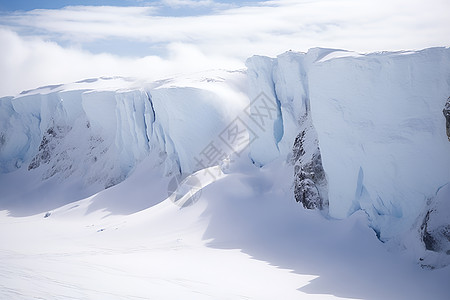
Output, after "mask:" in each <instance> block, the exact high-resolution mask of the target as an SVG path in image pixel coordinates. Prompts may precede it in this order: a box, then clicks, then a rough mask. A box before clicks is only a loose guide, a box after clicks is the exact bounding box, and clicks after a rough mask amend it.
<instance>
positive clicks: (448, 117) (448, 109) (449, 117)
mask: <svg viewBox="0 0 450 300" xmlns="http://www.w3.org/2000/svg"><path fill="white" fill-rule="evenodd" d="M442 113H443V114H444V117H445V127H446V129H447V137H448V141H449V142H450V97H448V99H447V102H446V103H445V106H444V109H443V110H442Z"/></svg>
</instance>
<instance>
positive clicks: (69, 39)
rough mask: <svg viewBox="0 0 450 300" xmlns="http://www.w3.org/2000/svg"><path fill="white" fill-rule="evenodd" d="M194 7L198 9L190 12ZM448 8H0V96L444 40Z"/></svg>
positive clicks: (351, 2) (374, 4)
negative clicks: (321, 51)
mask: <svg viewBox="0 0 450 300" xmlns="http://www.w3.org/2000/svg"><path fill="white" fill-rule="evenodd" d="M167 7H172V8H173V7H175V8H176V9H178V12H179V11H180V10H181V11H183V8H186V7H188V8H189V9H191V10H190V12H191V14H190V15H171V14H170V11H169V13H168V11H167V10H165V9H164V8H167ZM205 7H207V8H208V12H207V13H205V12H204V11H203V10H201V9H204V8H205ZM197 8H199V9H200V10H199V11H198V12H199V14H198V15H196V14H192V9H194V12H195V9H197ZM448 11H450V2H449V1H447V0H429V1H427V2H424V1H422V0H409V1H405V0H379V1H372V0H315V1H290V0H286V1H265V2H260V3H253V4H251V5H247V6H240V7H233V6H231V5H227V4H221V3H215V2H213V1H210V0H204V1H191V0H166V1H163V2H160V3H157V4H149V5H148V6H143V7H110V6H107V7H105V6H102V7H93V6H74V7H66V8H63V9H58V10H49V9H46V10H42V9H41V10H32V11H27V12H15V13H9V14H4V15H2V16H0V45H1V46H0V68H1V70H2V73H1V75H0V76H1V78H0V79H1V80H0V96H4V95H11V94H15V93H18V92H20V91H21V90H24V89H30V88H35V87H37V86H40V85H46V84H55V83H61V82H71V81H75V80H79V79H83V78H87V77H96V76H104V75H105V76H112V75H122V76H135V77H143V78H148V79H149V80H153V79H157V78H160V77H165V76H169V75H170V74H172V73H180V72H195V71H199V70H204V69H213V68H227V69H234V68H242V67H244V61H245V59H246V58H247V57H249V56H251V55H253V54H261V55H269V56H275V55H277V54H279V53H282V52H285V51H287V50H289V49H292V50H298V51H307V50H308V49H309V48H312V47H329V48H341V49H349V50H354V51H359V52H371V51H380V50H401V49H421V48H426V47H432V46H448V45H449V37H450V18H448V16H447V12H448ZM200 12H201V13H200ZM93 45H95V47H93ZM136 47H138V48H139V51H135V50H136V49H135V48H136ZM136 53H139V54H136Z"/></svg>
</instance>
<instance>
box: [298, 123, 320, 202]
mask: <svg viewBox="0 0 450 300" xmlns="http://www.w3.org/2000/svg"><path fill="white" fill-rule="evenodd" d="M302 122H303V123H304V125H305V126H304V129H303V130H302V131H301V132H300V133H299V134H298V136H297V137H296V138H295V142H294V146H293V156H292V163H293V164H294V165H295V167H294V197H295V200H296V201H297V202H301V203H302V204H303V207H305V208H307V209H324V208H326V207H328V197H327V192H326V186H327V182H326V177H325V171H324V170H323V167H322V159H321V156H320V149H319V145H318V140H317V136H316V133H315V131H314V128H313V127H312V125H311V124H310V119H309V117H308V116H305V117H304V118H303V120H302Z"/></svg>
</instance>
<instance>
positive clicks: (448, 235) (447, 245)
mask: <svg viewBox="0 0 450 300" xmlns="http://www.w3.org/2000/svg"><path fill="white" fill-rule="evenodd" d="M449 197H450V184H446V185H444V186H443V187H441V188H439V190H438V191H437V193H436V196H435V197H434V198H432V199H430V200H429V204H428V208H427V212H426V214H425V216H424V217H423V221H422V223H421V226H420V237H421V240H422V243H423V245H424V246H425V249H426V250H428V252H427V254H426V255H425V257H424V258H422V259H421V264H422V266H424V267H426V268H429V267H432V268H439V267H443V266H446V265H448V264H450V201H449V199H450V198H449Z"/></svg>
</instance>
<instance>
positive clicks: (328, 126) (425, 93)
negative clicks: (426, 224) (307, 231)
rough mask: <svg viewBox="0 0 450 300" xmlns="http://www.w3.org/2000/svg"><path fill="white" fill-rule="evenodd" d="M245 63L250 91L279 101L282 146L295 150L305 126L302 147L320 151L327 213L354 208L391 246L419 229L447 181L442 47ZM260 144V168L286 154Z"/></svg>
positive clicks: (448, 78)
mask: <svg viewBox="0 0 450 300" xmlns="http://www.w3.org/2000/svg"><path fill="white" fill-rule="evenodd" d="M247 66H248V68H249V70H248V73H249V75H248V76H249V78H250V79H249V80H250V82H251V84H252V85H251V87H250V91H251V92H250V95H251V96H254V95H255V94H257V91H264V92H265V93H267V94H268V95H270V96H271V97H273V99H276V101H278V102H279V103H280V104H281V112H282V118H283V122H282V123H283V124H284V128H283V131H284V136H283V138H282V139H281V142H283V141H285V143H286V144H287V145H291V146H292V145H293V140H294V137H295V136H296V135H297V134H298V133H299V132H301V127H302V126H304V123H305V120H311V121H306V122H311V124H312V127H311V129H310V131H311V132H312V133H310V135H311V138H309V139H310V141H309V144H310V146H309V147H313V148H314V147H315V144H317V145H318V147H319V148H320V154H321V159H322V165H323V169H324V170H325V173H326V181H327V183H326V185H327V197H328V199H326V200H327V201H328V203H329V207H328V213H329V216H330V217H332V218H346V217H348V216H349V215H351V214H352V213H353V212H355V211H357V210H360V209H361V210H363V211H365V212H366V213H367V215H368V217H369V220H370V221H371V226H372V228H373V229H374V230H375V231H376V232H377V234H378V235H379V238H380V239H381V240H382V241H388V240H390V239H392V238H394V237H398V236H399V235H401V234H402V233H405V232H407V231H409V230H411V229H412V227H414V226H416V225H417V224H416V223H417V222H420V221H421V220H418V218H419V216H420V214H421V212H422V211H423V210H424V209H426V207H427V202H433V199H434V198H435V196H434V195H435V194H436V193H437V191H438V190H439V189H440V188H441V187H442V186H444V185H447V184H449V182H450V155H449V154H450V143H448V141H447V138H446V135H445V118H443V117H442V109H443V108H444V105H445V102H446V99H447V98H448V96H449V95H450V51H449V49H448V48H432V49H426V50H422V51H416V52H407V51H403V52H394V53H392V52H386V53H373V54H368V55H360V54H356V53H352V52H349V51H343V50H333V49H311V50H310V51H308V53H296V52H287V53H284V54H282V55H280V56H278V57H277V58H275V59H273V58H266V57H258V56H256V57H252V58H250V59H249V60H248V61H247ZM315 134H317V141H316V138H315ZM265 142H266V144H267V145H266V147H260V145H256V144H252V145H251V146H252V155H253V156H254V157H255V158H256V159H259V160H260V161H261V162H262V163H266V162H268V161H270V160H273V159H274V158H275V157H276V156H277V155H289V153H290V151H289V148H287V149H286V148H285V147H278V148H277V150H278V152H277V151H275V150H271V151H266V149H275V148H276V146H277V143H276V142H275V140H274V139H273V137H272V138H271V139H265ZM261 143H262V142H261ZM253 146H255V147H253ZM308 152H309V153H314V151H313V150H310V151H307V154H306V155H308ZM449 200H450V199H446V201H449ZM447 222H448V221H447Z"/></svg>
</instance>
